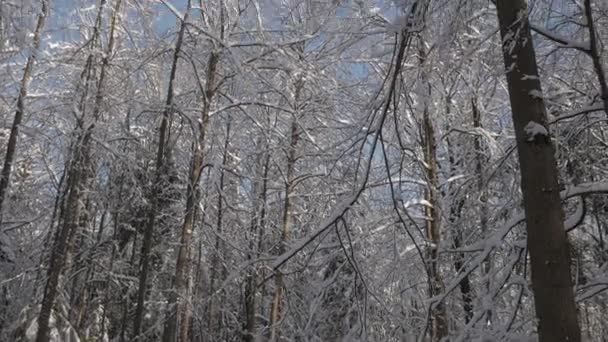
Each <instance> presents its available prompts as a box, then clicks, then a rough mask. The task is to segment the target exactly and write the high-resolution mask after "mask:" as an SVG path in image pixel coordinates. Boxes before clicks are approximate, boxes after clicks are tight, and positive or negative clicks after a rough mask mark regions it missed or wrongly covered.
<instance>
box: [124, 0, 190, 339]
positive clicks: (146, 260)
mask: <svg viewBox="0 0 608 342" xmlns="http://www.w3.org/2000/svg"><path fill="white" fill-rule="evenodd" d="M189 12H190V1H188V8H187V10H186V13H185V14H184V18H183V21H182V22H181V25H180V29H179V33H178V34H177V42H176V43H175V49H174V52H173V62H172V64H171V71H170V74H169V86H168V87H167V97H166V100H165V109H164V110H163V115H162V119H161V124H160V132H159V138H158V149H157V151H156V161H155V164H156V165H155V168H156V170H155V175H154V184H153V190H152V192H151V195H150V196H151V199H150V209H149V212H148V218H147V221H146V225H145V228H144V236H143V241H142V247H141V259H140V265H139V288H138V290H137V308H136V311H135V319H134V322H133V337H132V338H133V340H137V339H139V338H140V336H139V335H140V332H141V329H142V323H143V317H144V312H145V300H146V294H147V282H148V273H149V267H150V266H149V264H150V251H151V249H152V235H153V232H154V224H155V222H156V213H157V211H158V207H159V201H160V199H159V196H158V195H157V194H158V193H159V192H160V191H161V188H162V184H163V181H164V176H165V171H166V170H165V164H166V154H167V151H166V149H167V141H166V140H167V137H168V135H169V118H170V117H171V115H172V114H173V96H174V89H173V87H174V82H175V75H176V73H177V64H178V61H179V55H180V51H181V49H182V44H183V41H184V33H185V31H186V22H187V21H188V17H189Z"/></svg>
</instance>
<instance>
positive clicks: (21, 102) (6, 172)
mask: <svg viewBox="0 0 608 342" xmlns="http://www.w3.org/2000/svg"><path fill="white" fill-rule="evenodd" d="M40 4H41V9H40V14H39V15H38V21H37V23H36V29H35V30H34V39H33V42H32V51H31V53H30V56H29V57H28V59H27V62H26V64H25V69H24V70H23V77H22V78H21V84H20V86H19V95H18V97H17V110H16V111H15V117H14V119H13V125H12V127H11V133H10V135H9V138H8V144H7V145H6V154H5V155H4V166H3V167H2V172H1V173H0V222H1V221H2V209H3V204H4V200H5V198H6V192H7V190H8V185H9V181H10V176H11V169H12V167H13V162H14V160H15V150H16V149H17V139H18V138H19V126H20V125H21V121H22V120H23V113H24V112H25V98H26V97H27V90H28V86H29V84H30V80H31V78H32V70H33V69H34V63H35V61H36V56H37V55H38V49H39V48H40V42H41V40H42V30H43V29H44V24H45V23H46V18H47V17H48V15H49V0H41V1H40ZM0 29H1V28H0ZM3 38H4V37H3V36H0V41H3ZM0 50H1V49H0Z"/></svg>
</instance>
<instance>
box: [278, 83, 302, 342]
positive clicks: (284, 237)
mask: <svg viewBox="0 0 608 342" xmlns="http://www.w3.org/2000/svg"><path fill="white" fill-rule="evenodd" d="M297 83H298V84H296V101H297V98H298V94H299V92H300V89H301V87H302V85H301V84H300V83H301V82H297ZM298 140H299V133H298V122H297V119H296V118H295V117H294V119H293V121H292V122H291V135H290V141H289V148H288V152H287V153H288V155H287V175H286V180H285V202H284V206H283V225H282V229H281V242H280V245H279V255H281V254H283V253H284V252H285V244H286V243H287V241H288V240H289V237H290V235H291V229H292V227H291V225H292V220H293V209H292V207H293V200H292V197H293V190H294V187H295V181H294V171H295V162H296V158H297V156H296V151H297V150H296V146H297V144H298ZM275 286H276V288H275V293H274V296H273V299H272V307H271V311H270V329H271V330H270V341H271V342H275V341H278V339H279V337H280V331H279V327H278V325H279V322H280V320H281V319H282V315H283V292H284V290H285V289H284V288H285V284H284V280H283V274H282V273H281V272H280V271H277V275H276V283H275Z"/></svg>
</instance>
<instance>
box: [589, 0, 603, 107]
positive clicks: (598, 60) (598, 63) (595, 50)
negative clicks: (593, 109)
mask: <svg viewBox="0 0 608 342" xmlns="http://www.w3.org/2000/svg"><path fill="white" fill-rule="evenodd" d="M585 17H586V18H587V28H588V29H589V56H590V57H591V60H592V61H593V69H595V74H596V76H597V79H598V82H599V86H600V97H601V98H602V102H603V104H604V112H605V113H606V115H608V82H606V73H605V72H604V65H603V64H602V55H601V52H600V47H599V39H598V37H597V32H596V31H595V21H594V19H593V10H592V8H591V0H585Z"/></svg>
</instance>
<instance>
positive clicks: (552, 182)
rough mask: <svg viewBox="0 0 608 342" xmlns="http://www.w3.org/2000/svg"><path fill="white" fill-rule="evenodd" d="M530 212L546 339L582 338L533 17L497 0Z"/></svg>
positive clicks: (520, 0)
mask: <svg viewBox="0 0 608 342" xmlns="http://www.w3.org/2000/svg"><path fill="white" fill-rule="evenodd" d="M496 7H497V11H498V21H499V24H500V33H501V36H502V39H503V55H504V62H505V67H506V70H507V72H506V74H507V83H508V89H509V97H510V100H511V108H512V112H513V113H512V114H513V124H514V127H515V136H516V140H517V151H518V154H519V164H520V169H521V190H522V193H523V202H524V210H525V213H526V226H527V233H528V234H527V246H528V250H529V253H530V264H531V271H532V289H533V292H534V303H535V306H536V315H537V317H538V324H539V326H538V333H539V341H540V342H548V341H569V342H578V341H580V340H581V330H580V327H579V324H578V321H577V317H576V304H575V302H574V293H573V289H572V280H571V273H570V256H569V251H568V250H569V243H568V239H567V236H566V232H565V230H564V222H563V219H564V214H563V211H562V206H561V201H560V197H559V185H558V174H557V164H556V159H555V155H554V147H553V144H552V142H551V137H550V135H549V132H548V128H547V127H548V126H547V115H546V108H545V103H544V101H543V98H542V89H541V84H540V80H539V78H538V66H537V64H536V55H535V51H534V46H533V43H532V35H531V33H530V24H529V22H528V17H527V10H528V9H527V1H525V0H498V1H497V3H496Z"/></svg>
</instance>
